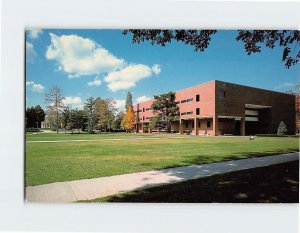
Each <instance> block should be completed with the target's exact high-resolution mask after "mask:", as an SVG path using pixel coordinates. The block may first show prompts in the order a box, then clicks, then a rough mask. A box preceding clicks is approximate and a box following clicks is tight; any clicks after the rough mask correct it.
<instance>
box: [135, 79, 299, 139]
mask: <svg viewBox="0 0 300 233" xmlns="http://www.w3.org/2000/svg"><path fill="white" fill-rule="evenodd" d="M153 101H154V100H153V99H152V100H149V101H146V102H143V103H139V104H136V105H134V106H133V109H134V112H135V114H136V119H137V120H136V132H147V131H148V125H149V121H150V118H151V117H153V116H154V114H153V112H152V110H151V105H152V103H153ZM176 103H177V105H178V107H179V111H180V116H179V120H178V121H175V122H172V127H171V128H172V131H173V132H179V133H191V134H193V135H255V134H274V133H277V128H278V125H279V123H280V121H283V122H284V123H285V124H286V126H287V129H288V131H289V132H288V133H289V134H294V133H295V96H294V95H291V94H286V93H280V92H274V91H269V90H263V89H259V88H254V87H248V86H243V85H238V84H233V83H227V82H222V81H217V80H213V81H210V82H207V83H203V84H200V85H197V86H194V87H191V88H187V89H184V90H181V91H177V92H176ZM161 130H163V129H160V128H158V129H155V131H161Z"/></svg>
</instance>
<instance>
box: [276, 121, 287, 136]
mask: <svg viewBox="0 0 300 233" xmlns="http://www.w3.org/2000/svg"><path fill="white" fill-rule="evenodd" d="M286 133H287V128H286V125H285V124H284V122H283V121H281V122H280V123H279V126H278V129H277V135H285V134H286Z"/></svg>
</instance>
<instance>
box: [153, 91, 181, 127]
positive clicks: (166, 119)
mask: <svg viewBox="0 0 300 233" xmlns="http://www.w3.org/2000/svg"><path fill="white" fill-rule="evenodd" d="M151 108H152V110H153V113H154V114H157V116H158V118H159V123H161V124H162V125H164V126H166V130H167V132H168V133H170V132H171V123H172V122H173V121H176V120H178V118H179V107H178V106H177V104H176V102H175V92H168V93H166V94H162V95H158V96H154V102H153V103H152V105H151Z"/></svg>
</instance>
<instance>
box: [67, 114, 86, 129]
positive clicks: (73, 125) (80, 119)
mask: <svg viewBox="0 0 300 233" xmlns="http://www.w3.org/2000/svg"><path fill="white" fill-rule="evenodd" d="M86 122H87V118H86V115H85V111H84V110H78V109H77V108H76V109H72V110H71V112H70V129H71V131H72V133H73V131H74V129H77V130H78V133H80V130H83V129H84V126H85V124H86Z"/></svg>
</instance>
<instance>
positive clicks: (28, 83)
mask: <svg viewBox="0 0 300 233" xmlns="http://www.w3.org/2000/svg"><path fill="white" fill-rule="evenodd" d="M32 84H34V82H33V81H27V82H26V86H29V85H32Z"/></svg>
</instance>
